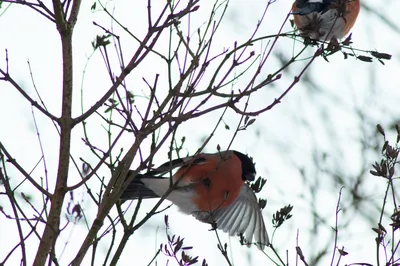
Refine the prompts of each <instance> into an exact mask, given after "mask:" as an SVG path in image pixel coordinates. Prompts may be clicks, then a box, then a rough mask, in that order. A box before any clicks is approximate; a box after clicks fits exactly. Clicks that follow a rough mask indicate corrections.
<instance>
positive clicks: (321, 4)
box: [292, 0, 360, 41]
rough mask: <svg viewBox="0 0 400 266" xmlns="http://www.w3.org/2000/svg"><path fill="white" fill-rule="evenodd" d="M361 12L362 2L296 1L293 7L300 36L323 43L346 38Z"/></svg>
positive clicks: (346, 0)
mask: <svg viewBox="0 0 400 266" xmlns="http://www.w3.org/2000/svg"><path fill="white" fill-rule="evenodd" d="M359 12H360V0H296V1H295V2H294V3H293V6H292V14H293V19H294V23H295V24H296V27H297V29H298V30H299V32H300V34H301V35H302V36H303V37H306V38H310V39H312V40H321V41H330V40H331V39H332V38H335V39H338V40H340V39H342V38H344V37H345V36H346V35H347V34H348V33H349V31H350V30H351V28H352V27H353V25H354V23H355V22H356V20H357V16H358V13H359Z"/></svg>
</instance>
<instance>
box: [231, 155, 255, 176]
mask: <svg viewBox="0 0 400 266" xmlns="http://www.w3.org/2000/svg"><path fill="white" fill-rule="evenodd" d="M233 153H234V154H235V155H236V156H237V157H238V158H239V159H240V161H241V162H242V178H243V180H244V181H254V179H255V177H256V168H255V167H254V163H253V160H252V159H250V157H249V156H247V155H244V154H243V153H241V152H238V151H233Z"/></svg>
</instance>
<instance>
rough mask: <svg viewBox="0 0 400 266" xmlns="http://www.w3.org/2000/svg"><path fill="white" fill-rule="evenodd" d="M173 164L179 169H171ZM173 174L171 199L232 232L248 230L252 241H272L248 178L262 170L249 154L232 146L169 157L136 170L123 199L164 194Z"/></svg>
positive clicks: (261, 243) (247, 236)
mask: <svg viewBox="0 0 400 266" xmlns="http://www.w3.org/2000/svg"><path fill="white" fill-rule="evenodd" d="M172 169H178V170H177V172H176V173H175V174H171V171H172ZM132 173H133V171H130V174H132ZM167 174H168V175H172V184H173V185H172V188H171V189H172V191H171V192H170V194H169V195H168V196H167V197H166V199H168V200H169V201H171V202H172V203H173V204H175V205H176V206H177V207H178V208H179V210H180V211H181V212H183V213H185V214H190V215H192V216H194V217H195V218H196V219H198V220H199V221H201V222H204V223H209V224H212V225H213V226H216V228H217V229H220V230H223V231H224V232H227V233H229V235H243V236H244V238H245V240H246V242H247V243H252V239H253V237H254V238H255V243H256V245H257V247H258V248H259V249H264V247H265V246H266V245H269V239H268V235H267V231H266V229H265V224H264V219H263V217H262V213H261V209H260V207H259V204H258V201H257V197H256V195H255V194H254V191H253V190H252V189H251V188H250V187H249V186H248V185H247V184H246V183H245V181H253V180H254V178H255V174H256V170H255V167H254V164H253V161H252V160H251V159H250V158H249V157H248V156H247V155H244V154H243V153H240V152H238V151H234V150H228V151H220V152H217V153H215V154H207V153H200V154H198V155H196V156H190V157H186V158H182V159H176V160H172V161H169V162H167V163H165V164H163V165H161V166H160V167H158V168H157V169H155V170H153V171H149V172H147V173H145V174H138V175H136V176H135V177H134V179H133V181H132V182H131V183H130V184H129V185H128V188H127V189H126V190H125V191H124V192H123V194H122V196H121V199H124V200H132V199H139V198H158V197H162V196H163V195H164V194H165V193H166V192H167V191H168V190H169V189H170V184H171V180H170V179H169V178H168V177H165V175H167ZM128 176H129V174H128Z"/></svg>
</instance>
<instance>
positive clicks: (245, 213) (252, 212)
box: [192, 184, 269, 249]
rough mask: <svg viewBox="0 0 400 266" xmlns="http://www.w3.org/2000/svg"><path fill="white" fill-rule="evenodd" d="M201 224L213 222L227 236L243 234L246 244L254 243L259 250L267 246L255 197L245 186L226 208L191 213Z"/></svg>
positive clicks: (265, 233)
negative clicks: (227, 234) (209, 211)
mask: <svg viewBox="0 0 400 266" xmlns="http://www.w3.org/2000/svg"><path fill="white" fill-rule="evenodd" d="M192 215H193V216H195V217H196V218H197V219H199V220H201V221H203V222H209V223H211V222H212V221H215V222H216V224H217V228H218V229H220V230H223V231H224V232H226V233H229V235H239V234H243V235H244V238H245V239H246V240H247V241H248V243H252V239H253V237H254V240H255V243H256V245H257V247H258V248H259V249H264V247H265V246H266V245H269V239H268V234H267V231H266V229H265V224H264V219H263V217H262V213H261V210H260V207H259V205H258V201H257V197H256V195H255V194H254V192H253V190H252V189H251V188H249V186H247V185H246V184H244V185H243V186H242V189H241V190H240V194H239V196H238V197H237V198H236V200H235V201H234V202H233V203H232V204H231V205H229V206H228V207H225V208H221V209H218V210H217V211H215V212H214V213H205V212H199V213H193V214H192Z"/></svg>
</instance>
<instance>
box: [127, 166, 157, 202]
mask: <svg viewBox="0 0 400 266" xmlns="http://www.w3.org/2000/svg"><path fill="white" fill-rule="evenodd" d="M132 172H133V171H129V173H128V176H129V175H131V174H132ZM144 178H146V179H160V177H155V176H153V175H150V174H137V175H136V176H135V178H134V179H133V180H132V182H131V183H130V184H129V185H128V187H127V188H126V190H125V191H124V192H123V193H122V195H121V199H123V200H133V199H139V198H142V199H152V198H159V197H160V196H158V195H157V194H156V193H154V191H153V190H151V189H149V188H148V187H146V185H145V183H144V182H143V181H142V179H144Z"/></svg>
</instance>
